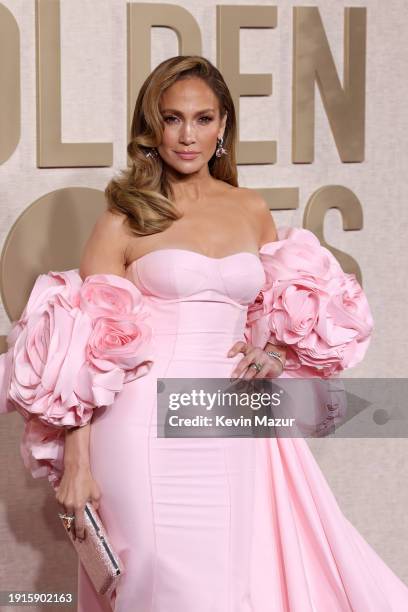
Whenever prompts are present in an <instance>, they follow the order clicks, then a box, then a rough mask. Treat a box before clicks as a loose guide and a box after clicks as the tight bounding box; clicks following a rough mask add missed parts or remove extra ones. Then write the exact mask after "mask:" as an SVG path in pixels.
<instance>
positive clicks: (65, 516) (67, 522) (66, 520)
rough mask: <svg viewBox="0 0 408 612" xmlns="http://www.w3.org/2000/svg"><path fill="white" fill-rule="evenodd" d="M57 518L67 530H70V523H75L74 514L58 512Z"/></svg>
mask: <svg viewBox="0 0 408 612" xmlns="http://www.w3.org/2000/svg"><path fill="white" fill-rule="evenodd" d="M58 516H59V517H60V518H61V519H62V520H63V521H64V524H65V525H66V526H67V529H71V523H72V522H73V521H75V514H63V513H62V512H58Z"/></svg>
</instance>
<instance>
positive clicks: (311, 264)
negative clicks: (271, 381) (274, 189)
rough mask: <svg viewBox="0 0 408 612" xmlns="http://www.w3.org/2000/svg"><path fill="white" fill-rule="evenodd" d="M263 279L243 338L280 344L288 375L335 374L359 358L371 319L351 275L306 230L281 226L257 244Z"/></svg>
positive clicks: (368, 334) (263, 342)
mask: <svg viewBox="0 0 408 612" xmlns="http://www.w3.org/2000/svg"><path fill="white" fill-rule="evenodd" d="M260 258H261V262H262V264H263V266H264V270H265V276H266V280H265V284H264V286H263V287H262V289H261V291H260V292H259V294H258V296H257V298H256V300H255V301H254V303H253V304H251V305H250V307H249V309H248V317H247V326H246V330H245V337H246V340H247V341H248V342H251V343H252V344H253V345H255V346H262V347H263V346H265V344H266V343H267V342H268V341H269V342H271V343H273V344H278V345H279V344H281V345H285V349H286V363H285V371H290V374H291V376H296V377H305V378H307V377H310V376H319V377H322V378H326V377H333V376H337V375H338V374H339V373H340V371H341V370H344V369H345V368H349V367H353V366H354V365H356V364H357V363H359V362H360V361H361V360H362V359H363V357H364V355H365V353H366V351H367V348H368V345H369V342H370V336H371V332H372V330H373V318H372V315H371V311H370V307H369V304H368V302H367V299H366V296H365V294H364V292H363V290H362V288H361V286H360V285H359V283H358V282H357V280H356V277H355V274H347V273H345V272H343V270H342V268H341V266H340V264H339V262H338V261H337V259H336V258H335V257H334V255H333V254H332V253H331V252H330V251H329V250H328V249H326V248H325V247H323V246H322V245H321V244H320V242H319V240H318V238H317V237H316V236H315V235H314V234H313V233H312V232H311V231H310V230H306V229H298V228H291V227H281V228H279V229H278V240H276V241H275V242H268V243H266V244H264V245H263V246H262V248H261V249H260Z"/></svg>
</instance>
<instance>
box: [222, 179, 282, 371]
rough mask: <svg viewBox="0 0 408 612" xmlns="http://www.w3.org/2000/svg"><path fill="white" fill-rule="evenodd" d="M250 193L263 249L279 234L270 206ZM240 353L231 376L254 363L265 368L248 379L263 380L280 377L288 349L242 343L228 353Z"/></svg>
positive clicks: (250, 201)
mask: <svg viewBox="0 0 408 612" xmlns="http://www.w3.org/2000/svg"><path fill="white" fill-rule="evenodd" d="M248 192H249V194H250V196H251V197H250V198H248V199H247V204H248V206H250V207H251V217H252V219H253V220H254V227H255V229H256V231H257V233H258V236H259V241H258V245H259V246H258V248H259V249H261V248H262V246H263V245H264V244H266V243H269V242H275V241H276V240H277V239H278V234H277V230H276V226H275V222H274V219H273V217H272V214H271V211H270V210H269V207H268V204H267V203H266V202H265V200H264V199H263V198H262V196H261V195H260V194H259V193H258V192H257V191H254V190H248ZM246 195H248V194H246ZM239 351H241V352H243V353H244V354H245V357H244V358H243V359H242V360H241V362H240V363H239V365H238V366H237V367H236V368H235V369H234V370H233V371H232V374H231V375H232V376H233V377H234V376H240V375H241V374H242V372H244V371H245V370H246V369H247V368H249V366H250V364H252V363H254V362H258V363H261V364H264V368H263V370H261V372H260V373H257V374H255V373H254V371H253V370H251V369H250V368H249V369H248V372H247V374H246V377H248V378H253V377H254V378H262V377H264V376H269V375H271V374H272V375H273V376H274V377H275V376H279V375H280V374H281V373H282V371H283V368H284V366H285V362H286V349H285V346H283V345H277V344H272V343H271V342H266V344H261V345H260V346H252V345H251V344H249V343H247V342H241V341H240V342H237V343H235V344H234V346H233V347H232V349H231V351H230V353H228V356H230V357H232V356H234V355H235V354H236V353H237V352H239ZM267 351H275V352H277V353H279V355H280V357H281V360H282V362H280V360H279V359H277V358H276V357H273V356H271V355H266V354H265V353H266V352H267ZM266 366H267V367H266Z"/></svg>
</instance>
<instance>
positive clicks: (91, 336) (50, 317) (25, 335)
mask: <svg viewBox="0 0 408 612" xmlns="http://www.w3.org/2000/svg"><path fill="white" fill-rule="evenodd" d="M148 317H149V313H148V312H147V310H145V308H144V302H143V296H142V294H141V292H140V291H139V290H138V289H137V287H136V286H135V285H134V284H133V283H132V282H131V281H129V280H128V279H126V278H124V277H121V276H118V275H115V274H93V275H90V276H88V277H87V278H86V279H85V280H84V281H82V278H81V276H80V275H79V272H78V270H68V271H64V272H49V273H48V274H41V275H40V276H39V277H38V278H37V280H36V282H35V284H34V287H33V289H32V291H31V294H30V297H29V300H28V302H27V304H26V307H25V309H24V311H23V313H22V315H21V317H20V319H19V320H18V321H15V322H13V325H12V328H11V330H10V332H9V334H8V337H7V342H8V347H9V348H8V351H7V353H6V354H3V355H2V356H1V357H2V363H1V364H0V370H1V376H0V392H1V400H2V401H1V404H2V406H1V408H0V410H1V411H11V410H17V411H18V412H19V413H20V414H21V415H22V416H23V418H24V420H25V430H24V435H23V439H22V442H21V454H22V457H23V461H24V464H25V466H26V467H27V468H28V469H29V470H30V471H31V473H32V475H33V477H34V478H38V477H41V476H48V478H49V480H50V482H51V483H52V484H54V485H55V484H56V483H57V482H58V479H59V477H60V475H61V472H62V459H63V445H64V438H65V428H70V427H75V426H81V427H82V426H84V425H86V424H87V423H89V422H90V420H91V418H92V415H93V411H94V409H95V408H98V407H101V406H109V405H111V404H112V403H113V402H114V400H115V398H116V396H117V394H118V393H120V391H121V390H122V388H123V385H124V384H126V383H128V382H130V381H132V380H134V379H136V378H139V377H140V376H143V375H145V374H146V373H147V372H148V371H149V369H150V368H151V366H152V363H153V361H152V354H153V341H152V330H151V327H150V326H149V324H148Z"/></svg>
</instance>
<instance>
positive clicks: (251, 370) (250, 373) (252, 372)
mask: <svg viewBox="0 0 408 612" xmlns="http://www.w3.org/2000/svg"><path fill="white" fill-rule="evenodd" d="M253 363H254V362H253ZM253 363H251V364H250V365H249V367H248V370H247V372H246V373H245V377H244V378H246V379H247V380H251V379H252V378H264V376H265V372H266V365H267V363H266V362H265V363H262V362H261V361H257V362H256V363H260V364H261V366H262V367H261V369H260V370H257V369H256V368H255V367H254V365H253Z"/></svg>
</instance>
